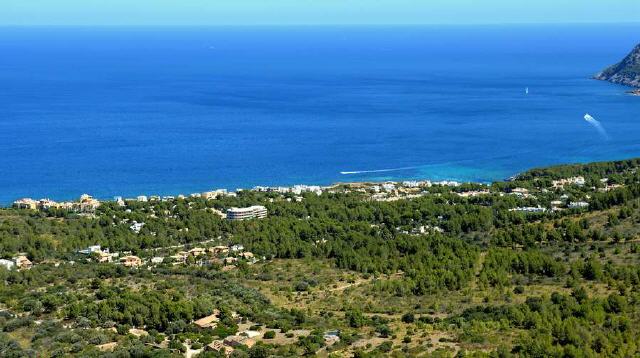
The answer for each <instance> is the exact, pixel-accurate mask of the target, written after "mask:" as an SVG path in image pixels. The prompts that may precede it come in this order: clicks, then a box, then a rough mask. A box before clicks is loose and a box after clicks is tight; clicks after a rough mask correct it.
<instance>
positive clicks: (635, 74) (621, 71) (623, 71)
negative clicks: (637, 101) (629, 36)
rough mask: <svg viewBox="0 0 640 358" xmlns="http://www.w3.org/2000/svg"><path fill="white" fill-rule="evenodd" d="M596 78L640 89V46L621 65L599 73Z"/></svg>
mask: <svg viewBox="0 0 640 358" xmlns="http://www.w3.org/2000/svg"><path fill="white" fill-rule="evenodd" d="M595 78H596V79H598V80H603V81H609V82H613V83H618V84H621V85H627V86H632V87H640V45H638V46H636V48H634V49H633V51H631V53H630V54H629V55H628V56H627V57H625V58H624V59H623V60H622V61H621V62H620V63H618V64H615V65H613V66H611V67H609V68H607V69H606V70H604V71H602V72H600V73H598V74H597V75H596V76H595Z"/></svg>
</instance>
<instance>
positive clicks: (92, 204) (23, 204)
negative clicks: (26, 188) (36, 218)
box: [13, 194, 100, 213]
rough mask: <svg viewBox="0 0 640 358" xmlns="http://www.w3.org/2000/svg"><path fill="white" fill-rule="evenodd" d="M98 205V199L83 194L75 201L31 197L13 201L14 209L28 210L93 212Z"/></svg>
mask: <svg viewBox="0 0 640 358" xmlns="http://www.w3.org/2000/svg"><path fill="white" fill-rule="evenodd" d="M99 206H100V201H98V200H96V199H94V198H93V197H91V195H88V194H83V195H81V196H80V198H79V199H78V200H77V201H63V202H56V201H53V200H50V199H40V200H34V199H31V198H24V199H19V200H16V201H14V202H13V207H14V208H16V209H29V210H42V211H49V210H67V211H72V212H77V213H93V212H95V211H96V209H97V208H98V207H99Z"/></svg>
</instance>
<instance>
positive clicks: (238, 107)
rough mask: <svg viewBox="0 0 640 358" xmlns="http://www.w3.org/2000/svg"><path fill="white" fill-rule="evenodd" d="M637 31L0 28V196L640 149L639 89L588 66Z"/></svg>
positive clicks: (381, 174)
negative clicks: (632, 91) (600, 76)
mask: <svg viewBox="0 0 640 358" xmlns="http://www.w3.org/2000/svg"><path fill="white" fill-rule="evenodd" d="M638 34H640V25H615V26H614V25H589V26H585V25H581V26H578V25H566V26H565V25H554V26H548V25H547V26H544V27H543V26H484V27H280V28H268V27H254V28H250V27H247V28H7V27H5V28H0V203H5V204H6V203H7V202H10V201H12V200H14V199H16V198H19V197H24V196H30V197H35V198H40V197H51V198H53V199H69V198H74V197H77V196H79V195H80V194H82V193H89V194H92V195H94V196H96V197H99V198H111V197H112V196H114V195H122V196H132V195H138V194H159V195H169V194H178V193H184V194H188V193H191V192H200V191H205V190H208V189H212V188H229V189H235V188H243V187H252V186H254V185H291V184H300V183H304V184H330V183H334V182H341V181H364V180H400V179H413V178H420V179H423V178H424V179H454V180H461V181H492V180H501V179H504V178H507V177H509V176H511V175H513V174H516V173H518V172H520V171H523V170H525V169H528V168H530V167H538V166H546V165H550V164H557V163H570V162H587V161H597V160H613V159H622V158H629V157H634V156H640V97H633V96H630V95H627V94H625V91H626V90H627V89H626V88H625V87H621V86H617V85H613V84H609V83H604V82H599V81H595V80H591V79H590V77H591V76H592V75H593V74H594V73H596V72H598V71H599V70H601V69H602V68H604V67H605V66H607V65H610V64H612V63H615V62H617V61H619V60H620V59H621V58H622V57H623V56H625V55H626V54H627V53H628V51H630V50H631V48H632V47H633V46H634V45H635V44H636V43H638V42H640V36H639V35H638ZM527 87H528V88H529V94H528V95H527V94H526V93H525V88H527ZM586 113H589V114H590V115H592V116H593V117H594V118H595V119H597V120H598V121H600V122H601V124H602V126H603V127H604V129H605V130H606V132H607V137H608V138H606V137H605V136H603V135H602V134H600V133H599V132H598V131H597V130H596V129H595V128H594V127H593V126H591V125H590V124H589V123H588V122H586V121H585V120H584V119H583V117H584V115H585V114H586ZM341 172H358V173H355V174H341Z"/></svg>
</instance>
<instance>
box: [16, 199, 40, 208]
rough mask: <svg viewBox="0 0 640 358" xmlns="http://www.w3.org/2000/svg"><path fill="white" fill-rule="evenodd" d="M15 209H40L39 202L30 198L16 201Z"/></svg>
mask: <svg viewBox="0 0 640 358" xmlns="http://www.w3.org/2000/svg"><path fill="white" fill-rule="evenodd" d="M13 207H14V208H16V209H29V210H36V209H37V208H38V202H37V201H35V200H33V199H30V198H24V199H19V200H16V201H14V202H13Z"/></svg>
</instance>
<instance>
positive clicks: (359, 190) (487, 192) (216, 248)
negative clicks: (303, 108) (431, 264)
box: [0, 176, 623, 271]
mask: <svg viewBox="0 0 640 358" xmlns="http://www.w3.org/2000/svg"><path fill="white" fill-rule="evenodd" d="M590 184H591V186H590V187H586V185H587V182H586V181H585V178H584V177H581V176H576V177H567V178H561V179H557V180H553V181H551V182H550V183H548V185H547V186H543V187H539V188H522V187H510V186H506V187H495V186H491V185H486V184H480V183H460V182H456V181H435V182H432V181H402V182H391V181H389V182H383V183H341V184H335V185H331V186H307V185H296V186H293V187H255V188H253V189H250V190H243V189H238V190H237V191H235V192H230V191H227V190H225V189H217V190H213V191H208V192H203V193H193V194H190V195H177V196H162V197H161V196H157V195H152V196H146V195H141V196H137V197H135V198H122V197H115V198H114V199H113V200H112V201H100V200H98V199H95V198H93V197H92V196H90V195H88V194H83V195H81V196H80V198H79V199H78V200H76V201H63V202H56V201H53V200H51V199H40V200H34V199H31V198H23V199H18V200H16V201H14V202H13V204H12V207H13V208H15V209H21V210H34V211H42V212H67V213H72V214H77V215H80V216H86V217H89V218H90V217H92V216H94V214H95V212H96V210H97V209H98V208H99V207H100V205H101V204H104V203H112V204H113V203H115V204H116V205H117V207H120V208H122V209H124V213H125V217H123V218H122V219H121V224H123V225H125V226H126V227H128V228H129V230H130V231H131V232H132V233H134V234H136V235H139V234H141V232H142V230H143V229H144V228H145V225H146V223H145V222H144V221H142V220H141V221H136V220H134V219H130V218H127V217H126V216H127V215H129V216H131V217H133V215H134V214H139V213H137V212H136V207H137V206H136V204H140V203H144V204H153V203H176V202H186V203H187V204H188V207H189V208H191V207H192V205H193V200H196V199H201V200H205V201H206V202H207V203H209V204H207V205H206V210H207V211H209V212H211V213H213V214H214V215H216V216H218V217H220V218H221V219H224V220H227V221H229V222H234V221H245V220H260V219H265V218H267V216H268V209H267V207H266V206H265V205H269V203H273V202H274V201H279V200H285V201H289V202H302V201H303V200H304V195H316V196H318V195H322V194H323V193H328V194H331V193H343V194H345V193H347V194H348V193H355V194H359V195H363V196H364V198H365V200H371V201H378V202H394V201H399V200H412V199H416V198H420V197H424V196H435V197H441V196H443V195H445V194H450V195H455V196H457V197H459V198H460V199H464V200H474V201H477V200H482V198H488V197H490V196H492V195H498V196H500V197H504V196H512V197H513V198H514V199H516V201H514V205H513V207H512V208H509V211H513V212H522V213H525V214H527V213H528V214H544V213H553V212H562V211H565V210H573V211H576V210H577V211H580V210H585V209H588V208H589V199H590V195H589V193H591V192H593V193H597V192H600V193H602V192H609V191H611V190H615V189H619V188H622V187H623V184H619V183H616V182H615V181H614V180H610V179H608V178H602V179H600V180H599V181H598V182H595V183H590ZM245 191H246V192H254V193H263V194H269V196H267V197H266V202H263V203H255V204H254V205H251V206H247V207H228V208H226V209H224V208H220V209H218V208H216V206H215V202H216V200H217V199H222V198H235V197H237V196H238V194H239V193H242V192H245ZM452 204H454V205H455V202H454V203H452ZM522 204H525V205H522ZM152 208H153V206H152ZM143 214H144V216H146V217H147V218H149V219H158V218H159V217H160V218H161V217H162V216H165V217H171V213H170V212H169V211H165V212H164V213H159V212H155V211H153V209H152V211H151V212H150V213H149V212H144V213H143ZM144 216H143V217H144ZM136 217H140V215H136ZM396 229H397V230H398V231H402V232H405V233H414V234H424V233H426V232H429V231H434V230H435V231H437V232H444V229H443V228H441V227H438V226H435V225H434V226H428V225H427V226H425V225H421V226H417V227H413V228H410V229H407V228H396ZM151 234H152V235H153V233H151ZM201 242H202V244H204V245H202V246H197V245H188V246H189V247H188V249H187V247H186V246H185V245H183V246H179V247H176V246H172V247H155V248H153V249H148V250H146V252H145V253H144V257H143V258H141V257H139V256H136V255H133V254H132V253H131V252H110V250H109V248H102V247H101V246H100V245H97V244H96V245H92V246H89V247H87V248H81V249H79V250H78V251H77V253H78V254H79V255H80V256H78V257H76V258H75V259H84V260H86V261H89V262H95V263H111V264H117V265H123V266H125V267H130V268H143V267H147V268H149V269H150V268H152V267H156V266H158V265H172V266H176V265H183V266H184V265H195V266H206V265H214V266H216V267H220V268H221V269H222V270H224V271H228V270H232V269H234V268H236V267H237V265H239V264H241V263H242V264H249V265H252V264H255V263H256V262H258V261H260V260H264V259H266V258H264V257H257V256H256V255H254V253H252V252H249V251H245V249H244V246H243V245H241V244H239V243H233V242H230V243H227V244H224V245H223V244H222V243H223V239H222V237H218V238H202V240H201ZM158 252H164V253H165V255H162V256H161V255H157V253H158ZM5 255H6V254H5ZM68 263H71V264H73V263H74V261H73V260H70V261H69V262H68ZM35 264H37V263H35ZM58 264H59V262H58ZM0 265H2V266H4V267H5V268H7V269H18V270H24V269H30V268H31V267H32V266H33V265H34V263H33V262H31V261H30V260H29V259H28V258H27V256H26V254H25V253H16V254H15V256H13V257H6V258H3V259H1V260H0Z"/></svg>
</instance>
